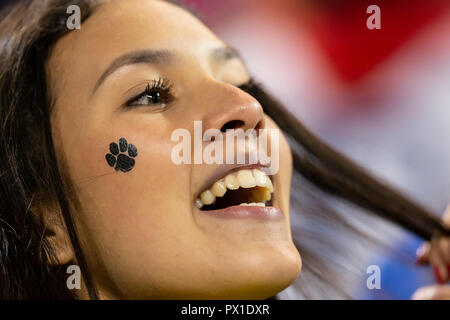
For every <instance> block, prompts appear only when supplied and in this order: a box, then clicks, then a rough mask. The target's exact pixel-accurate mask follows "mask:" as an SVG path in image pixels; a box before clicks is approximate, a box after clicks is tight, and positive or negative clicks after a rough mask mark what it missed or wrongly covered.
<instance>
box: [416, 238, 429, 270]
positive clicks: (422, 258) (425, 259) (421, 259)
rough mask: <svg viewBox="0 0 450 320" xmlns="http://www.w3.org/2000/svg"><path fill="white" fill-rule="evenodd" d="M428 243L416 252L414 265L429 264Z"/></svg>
mask: <svg viewBox="0 0 450 320" xmlns="http://www.w3.org/2000/svg"><path fill="white" fill-rule="evenodd" d="M430 249H431V246H430V243H429V242H425V243H424V244H422V245H421V246H420V247H419V248H418V249H417V251H416V264H418V265H421V264H427V263H430Z"/></svg>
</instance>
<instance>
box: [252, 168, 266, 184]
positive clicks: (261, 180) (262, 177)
mask: <svg viewBox="0 0 450 320" xmlns="http://www.w3.org/2000/svg"><path fill="white" fill-rule="evenodd" d="M253 176H254V177H255V183H256V185H257V186H258V187H264V186H266V183H267V180H270V179H269V177H268V176H267V175H266V174H264V172H262V171H260V170H258V169H253Z"/></svg>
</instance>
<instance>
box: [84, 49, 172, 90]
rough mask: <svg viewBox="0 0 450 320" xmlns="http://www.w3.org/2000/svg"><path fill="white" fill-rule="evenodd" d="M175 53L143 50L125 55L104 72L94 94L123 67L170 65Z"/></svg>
mask: <svg viewBox="0 0 450 320" xmlns="http://www.w3.org/2000/svg"><path fill="white" fill-rule="evenodd" d="M172 58H173V53H172V52H170V51H168V50H141V51H134V52H131V53H127V54H124V55H122V56H120V57H118V58H117V59H115V60H114V61H113V63H111V64H110V65H109V67H108V68H107V69H106V70H105V71H104V72H103V74H102V75H101V76H100V78H99V79H98V80H97V83H96V84H95V86H94V90H93V92H95V91H96V90H97V89H98V87H100V86H101V84H102V83H103V82H104V81H105V79H106V78H108V77H109V76H110V75H111V74H112V73H114V72H115V71H116V70H117V69H120V68H121V67H123V66H126V65H130V64H137V63H147V64H161V63H168V62H170V61H171V60H172Z"/></svg>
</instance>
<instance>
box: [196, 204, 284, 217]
mask: <svg viewBox="0 0 450 320" xmlns="http://www.w3.org/2000/svg"><path fill="white" fill-rule="evenodd" d="M201 212H203V213H205V214H207V215H209V216H212V217H217V218H224V219H257V220H281V219H283V218H284V214H283V211H281V209H279V208H276V207H258V206H231V207H228V208H225V209H220V210H210V211H201Z"/></svg>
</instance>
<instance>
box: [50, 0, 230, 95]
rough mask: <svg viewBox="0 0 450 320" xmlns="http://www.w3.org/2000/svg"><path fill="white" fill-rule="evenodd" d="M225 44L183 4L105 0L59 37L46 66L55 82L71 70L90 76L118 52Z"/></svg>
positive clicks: (187, 50)
mask: <svg viewBox="0 0 450 320" xmlns="http://www.w3.org/2000/svg"><path fill="white" fill-rule="evenodd" d="M220 44H223V43H222V42H221V41H220V40H219V39H218V38H217V37H216V36H215V35H214V34H213V33H212V32H211V31H210V30H209V29H208V28H206V27H205V26H204V25H203V23H202V22H200V21H199V20H198V19H197V18H195V17H194V16H193V15H191V14H190V13H189V12H187V11H186V10H184V9H182V8H180V7H177V6H175V5H173V4H170V3H167V2H165V1H159V0H109V1H108V0H107V1H103V2H102V4H101V5H100V6H99V7H98V8H97V10H96V11H95V12H94V14H93V15H92V16H91V17H89V19H87V20H86V21H85V22H83V23H82V25H81V30H74V31H71V32H70V33H69V34H68V35H66V36H64V37H63V38H62V39H60V40H59V41H58V42H57V43H56V45H55V47H54V49H53V51H52V54H51V56H50V59H49V63H48V66H47V67H48V70H49V75H50V82H51V84H52V87H53V88H59V87H61V85H62V84H63V83H65V82H66V79H65V77H67V76H69V77H71V78H72V79H73V78H75V77H74V76H75V75H78V76H79V77H81V78H82V79H83V81H84V83H85V84H86V82H91V81H92V82H93V83H95V81H96V80H97V79H95V78H96V77H99V76H100V75H101V73H102V72H103V71H104V69H105V68H107V66H108V65H109V64H110V63H111V62H112V61H114V59H115V58H117V57H118V56H120V55H123V54H126V53H128V52H131V51H136V50H148V49H168V50H173V51H174V52H176V53H177V54H188V55H193V54H194V55H195V54H197V53H199V52H201V51H202V50H204V51H205V52H206V51H207V50H208V49H210V48H211V47H214V46H217V45H220Z"/></svg>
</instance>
